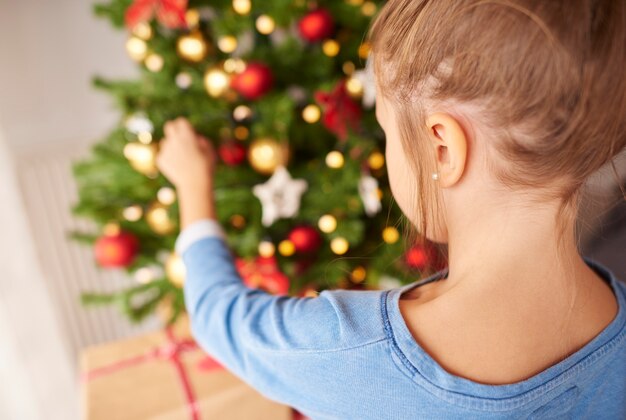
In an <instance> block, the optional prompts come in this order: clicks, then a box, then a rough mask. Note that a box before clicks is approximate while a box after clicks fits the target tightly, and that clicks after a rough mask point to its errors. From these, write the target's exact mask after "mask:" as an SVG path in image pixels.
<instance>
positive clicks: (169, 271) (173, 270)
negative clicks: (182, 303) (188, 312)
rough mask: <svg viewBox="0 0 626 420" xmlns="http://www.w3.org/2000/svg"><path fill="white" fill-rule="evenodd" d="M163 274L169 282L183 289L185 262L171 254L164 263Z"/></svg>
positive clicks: (176, 255)
mask: <svg viewBox="0 0 626 420" xmlns="http://www.w3.org/2000/svg"><path fill="white" fill-rule="evenodd" d="M165 274H166V275H167V278H168V279H169V281H171V282H172V284H174V285H175V286H177V287H183V285H184V284H185V277H186V276H187V268H186V267H185V262H184V261H183V259H182V258H181V257H180V256H179V255H178V254H176V253H174V252H173V253H171V254H170V255H169V257H167V260H166V261H165Z"/></svg>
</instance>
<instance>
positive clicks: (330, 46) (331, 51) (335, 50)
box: [322, 39, 341, 57]
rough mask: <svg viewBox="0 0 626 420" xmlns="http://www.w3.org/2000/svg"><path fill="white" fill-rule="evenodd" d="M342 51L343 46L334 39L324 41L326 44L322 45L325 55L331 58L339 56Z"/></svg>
mask: <svg viewBox="0 0 626 420" xmlns="http://www.w3.org/2000/svg"><path fill="white" fill-rule="evenodd" d="M340 49H341V46H340V45H339V43H338V42H337V41H335V40H334V39H329V40H327V41H324V43H323V44H322V51H324V54H326V55H327V56H329V57H334V56H336V55H337V54H339V50H340Z"/></svg>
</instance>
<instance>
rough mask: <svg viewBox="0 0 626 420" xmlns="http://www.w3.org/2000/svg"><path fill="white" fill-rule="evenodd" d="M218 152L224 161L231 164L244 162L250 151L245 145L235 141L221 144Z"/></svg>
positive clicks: (235, 164)
mask: <svg viewBox="0 0 626 420" xmlns="http://www.w3.org/2000/svg"><path fill="white" fill-rule="evenodd" d="M217 152H218V153H219V155H220V157H221V158H222V160H223V161H224V163H225V164H227V165H229V166H237V165H240V164H242V163H243V162H244V161H245V160H246V156H247V153H248V152H247V151H246V148H245V146H244V145H242V144H241V143H238V142H234V141H233V142H228V143H224V144H222V145H220V147H219V149H218V151H217Z"/></svg>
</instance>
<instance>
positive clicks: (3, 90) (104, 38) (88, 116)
mask: <svg viewBox="0 0 626 420" xmlns="http://www.w3.org/2000/svg"><path fill="white" fill-rule="evenodd" d="M94 3H95V1H93V0H90V1H85V0H53V1H49V0H19V1H15V0H0V126H2V127H3V128H4V132H5V136H6V141H7V142H8V144H9V146H10V149H11V150H12V151H14V152H18V151H22V150H30V149H31V148H32V147H37V146H38V145H40V144H42V143H46V144H54V143H57V142H67V141H79V142H90V141H92V140H94V139H97V138H100V137H101V136H102V134H103V133H105V132H106V131H105V130H106V129H107V128H110V127H111V124H113V123H114V122H115V120H116V118H117V114H116V112H115V111H114V110H113V108H112V106H111V101H110V99H109V98H108V97H107V96H106V95H105V94H103V93H102V92H97V91H94V90H93V89H92V88H91V86H90V79H91V76H92V75H94V74H102V75H106V76H111V77H118V76H119V77H123V76H129V75H133V74H134V66H133V64H132V62H131V61H130V60H129V59H128V58H127V57H126V54H125V50H124V42H125V39H126V35H125V34H124V32H123V31H114V30H113V29H112V28H111V27H110V25H109V24H108V22H107V21H106V20H103V19H96V18H95V17H93V15H92V11H91V9H92V4H94Z"/></svg>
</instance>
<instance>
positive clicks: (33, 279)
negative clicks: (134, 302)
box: [0, 0, 134, 420]
mask: <svg viewBox="0 0 626 420" xmlns="http://www.w3.org/2000/svg"><path fill="white" fill-rule="evenodd" d="M93 3H94V1H91V0H90V1H85V0H53V1H49V0H17V1H16V0H0V197H1V201H2V205H0V419H7V420H13V419H16V420H17V419H19V420H22V419H24V420H31V419H32V420H38V419H46V420H48V419H52V420H57V419H58V420H71V419H76V418H78V416H79V401H78V394H77V377H78V375H77V372H76V363H77V360H76V357H75V356H76V349H75V348H72V347H73V346H72V344H73V343H75V340H74V341H72V340H71V339H70V338H69V334H68V330H70V329H71V326H68V322H67V316H64V315H67V312H65V313H64V312H62V311H60V309H59V307H58V306H59V302H58V300H55V294H54V293H52V291H53V289H54V287H58V288H62V287H64V285H63V284H62V283H60V282H59V275H58V274H57V273H53V272H51V271H50V270H48V267H47V266H46V264H45V261H46V258H45V257H46V256H47V257H48V258H47V260H48V261H50V260H57V262H58V260H59V258H57V257H55V256H56V255H78V256H80V257H79V258H82V259H83V260H84V259H85V255H88V253H86V252H83V253H82V254H81V253H79V252H77V251H76V248H75V247H77V246H78V245H76V244H68V243H67V241H66V240H65V239H64V238H63V237H62V235H61V232H60V231H61V229H56V230H54V229H51V230H48V231H47V232H43V231H42V230H41V222H42V220H33V217H32V214H33V211H32V210H33V208H32V207H34V206H44V208H45V206H47V205H49V203H46V202H45V200H44V197H37V196H35V195H36V194H34V191H35V190H32V191H26V190H25V189H24V186H23V185H21V183H20V180H22V179H23V178H24V176H25V175H24V174H23V173H22V171H23V169H22V168H26V169H28V170H29V171H30V172H29V173H32V172H33V164H32V162H38V160H39V159H43V158H47V157H48V156H50V155H52V154H57V155H58V154H63V151H64V150H73V151H75V150H84V149H87V146H88V145H89V144H91V143H93V142H94V141H97V140H98V139H100V138H102V137H103V136H104V135H105V134H106V132H107V131H108V130H109V129H110V128H111V127H112V126H113V125H114V124H115V122H116V120H117V118H118V113H117V111H116V110H115V109H114V108H113V106H112V102H111V100H110V98H109V97H108V96H106V95H105V94H104V93H102V92H98V91H95V90H93V88H92V87H91V84H90V80H91V77H92V76H93V75H95V74H102V75H105V76H107V77H114V78H116V77H132V76H133V74H134V66H133V64H132V62H131V61H130V60H129V59H128V58H127V57H126V54H125V51H124V42H125V39H126V35H125V34H124V33H123V32H120V31H114V30H113V29H112V28H111V27H110V25H109V24H108V22H107V21H104V20H102V19H96V18H95V17H94V16H93V15H92V4H93ZM53 152H54V153H53ZM67 170H68V168H67V167H64V168H63V173H67ZM35 192H36V191H35ZM33 196H35V197H33ZM57 201H59V198H58V197H57ZM66 204H67V212H68V213H69V211H70V210H69V205H70V203H69V200H68V202H67V203H66ZM64 205H65V204H64V203H61V204H60V208H61V209H63V208H64ZM61 211H62V210H61ZM29 216H30V217H29ZM64 217H65V216H64ZM57 220H58V219H57ZM53 223H54V221H53ZM52 234H54V235H58V236H56V237H55V238H51V237H48V236H51V235H52ZM44 235H47V236H44ZM53 241H56V242H55V247H54V248H55V249H52V250H51V252H53V254H50V252H47V250H45V249H43V250H42V249H41V244H42V243H50V242H53ZM71 247H74V248H71ZM56 248H59V249H61V248H63V249H64V251H63V252H62V253H61V251H59V250H58V249H56ZM42 255H43V257H42ZM75 258H76V257H75ZM42 260H43V262H44V263H42ZM81 264H83V265H87V263H86V262H85V261H81ZM66 265H68V264H66ZM77 265H78V264H77ZM76 275H77V276H82V277H85V276H89V277H92V276H95V275H94V274H93V273H92V272H88V271H82V272H81V273H77V274H76ZM94 278H95V277H94ZM118 280H119V279H118ZM118 280H116V281H118ZM61 281H63V280H61ZM94 281H95V280H94ZM119 281H122V280H119ZM55 282H56V283H57V284H55ZM113 284H115V283H113V281H111V283H109V285H113ZM78 311H79V309H76V314H78V315H77V316H81V313H79V312H78ZM96 312H97V311H96ZM70 314H71V313H70ZM76 314H74V316H76ZM98 317H99V319H100V320H102V319H105V320H107V319H109V318H111V316H109V315H108V314H104V315H103V313H102V312H100V314H97V313H91V312H89V313H88V312H87V310H85V312H84V319H85V320H91V321H93V320H94V319H95V318H98ZM120 330H121V329H120ZM128 331H130V330H127V331H126V332H128ZM100 333H101V336H100V337H103V339H104V337H114V336H121V335H123V334H120V333H119V331H118V330H116V329H115V328H109V330H107V331H102V332H100ZM108 339H111V338H108Z"/></svg>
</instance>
